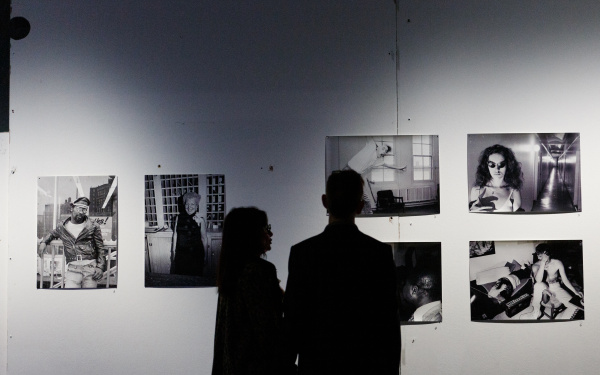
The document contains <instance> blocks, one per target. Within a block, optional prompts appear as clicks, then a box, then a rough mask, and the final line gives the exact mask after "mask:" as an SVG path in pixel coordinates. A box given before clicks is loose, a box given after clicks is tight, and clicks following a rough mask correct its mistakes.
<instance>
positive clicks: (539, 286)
mask: <svg viewBox="0 0 600 375" xmlns="http://www.w3.org/2000/svg"><path fill="white" fill-rule="evenodd" d="M473 242H475V241H471V244H470V246H469V247H470V248H471V247H472V244H473ZM477 242H481V241H477ZM493 242H494V248H495V254H492V255H487V256H482V257H476V258H470V259H469V280H470V289H471V320H472V321H479V320H495V321H498V320H505V321H523V320H528V321H532V322H536V321H548V320H554V321H560V320H583V318H584V310H585V309H584V297H583V248H582V241H580V240H560V241H493Z"/></svg>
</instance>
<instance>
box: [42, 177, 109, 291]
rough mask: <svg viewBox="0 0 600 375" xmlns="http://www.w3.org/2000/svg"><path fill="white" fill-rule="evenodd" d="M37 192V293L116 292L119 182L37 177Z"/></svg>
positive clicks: (95, 179)
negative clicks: (49, 290)
mask: <svg viewBox="0 0 600 375" xmlns="http://www.w3.org/2000/svg"><path fill="white" fill-rule="evenodd" d="M37 188H38V189H37V190H38V194H37V195H38V206H37V213H38V221H37V255H38V257H37V280H36V285H37V288H38V289H47V288H64V289H96V288H116V287H117V279H118V278H117V237H118V225H117V216H118V215H117V202H118V199H117V197H118V195H117V193H118V189H117V177H115V176H55V177H39V178H38V186H37Z"/></svg>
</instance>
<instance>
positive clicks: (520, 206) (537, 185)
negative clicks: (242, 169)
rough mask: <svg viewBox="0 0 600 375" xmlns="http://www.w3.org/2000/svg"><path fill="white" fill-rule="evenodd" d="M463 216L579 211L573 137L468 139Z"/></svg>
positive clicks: (576, 153) (577, 150)
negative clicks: (466, 197) (466, 213)
mask: <svg viewBox="0 0 600 375" xmlns="http://www.w3.org/2000/svg"><path fill="white" fill-rule="evenodd" d="M467 151H468V163H467V168H468V176H469V211H470V212H484V213H533V214H542V213H567V212H579V211H581V210H582V202H581V153H580V136H579V133H523V134H469V135H468V146H467Z"/></svg>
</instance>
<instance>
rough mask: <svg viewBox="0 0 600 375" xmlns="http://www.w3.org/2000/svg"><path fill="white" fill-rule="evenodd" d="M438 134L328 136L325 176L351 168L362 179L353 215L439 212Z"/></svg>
mask: <svg viewBox="0 0 600 375" xmlns="http://www.w3.org/2000/svg"><path fill="white" fill-rule="evenodd" d="M438 149H439V147H438V136H437V135H390V136H345V137H327V138H326V140H325V176H329V175H331V173H332V172H333V171H336V170H344V169H352V170H354V171H356V172H357V173H359V174H360V175H361V176H362V178H363V180H364V181H365V189H364V190H365V192H364V196H363V200H364V202H365V204H364V206H363V209H362V212H361V213H360V214H359V215H358V216H363V217H369V216H390V215H394V216H416V215H434V214H439V213H440V202H439V154H438Z"/></svg>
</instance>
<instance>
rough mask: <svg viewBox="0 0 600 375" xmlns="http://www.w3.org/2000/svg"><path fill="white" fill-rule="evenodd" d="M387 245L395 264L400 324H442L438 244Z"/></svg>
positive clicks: (410, 243)
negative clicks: (391, 251) (389, 247)
mask: <svg viewBox="0 0 600 375" xmlns="http://www.w3.org/2000/svg"><path fill="white" fill-rule="evenodd" d="M390 245H392V249H393V251H394V261H395V263H396V280H397V287H396V294H397V297H398V313H399V317H400V322H401V324H416V323H434V322H441V321H442V258H441V243H440V242H395V243H390Z"/></svg>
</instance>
